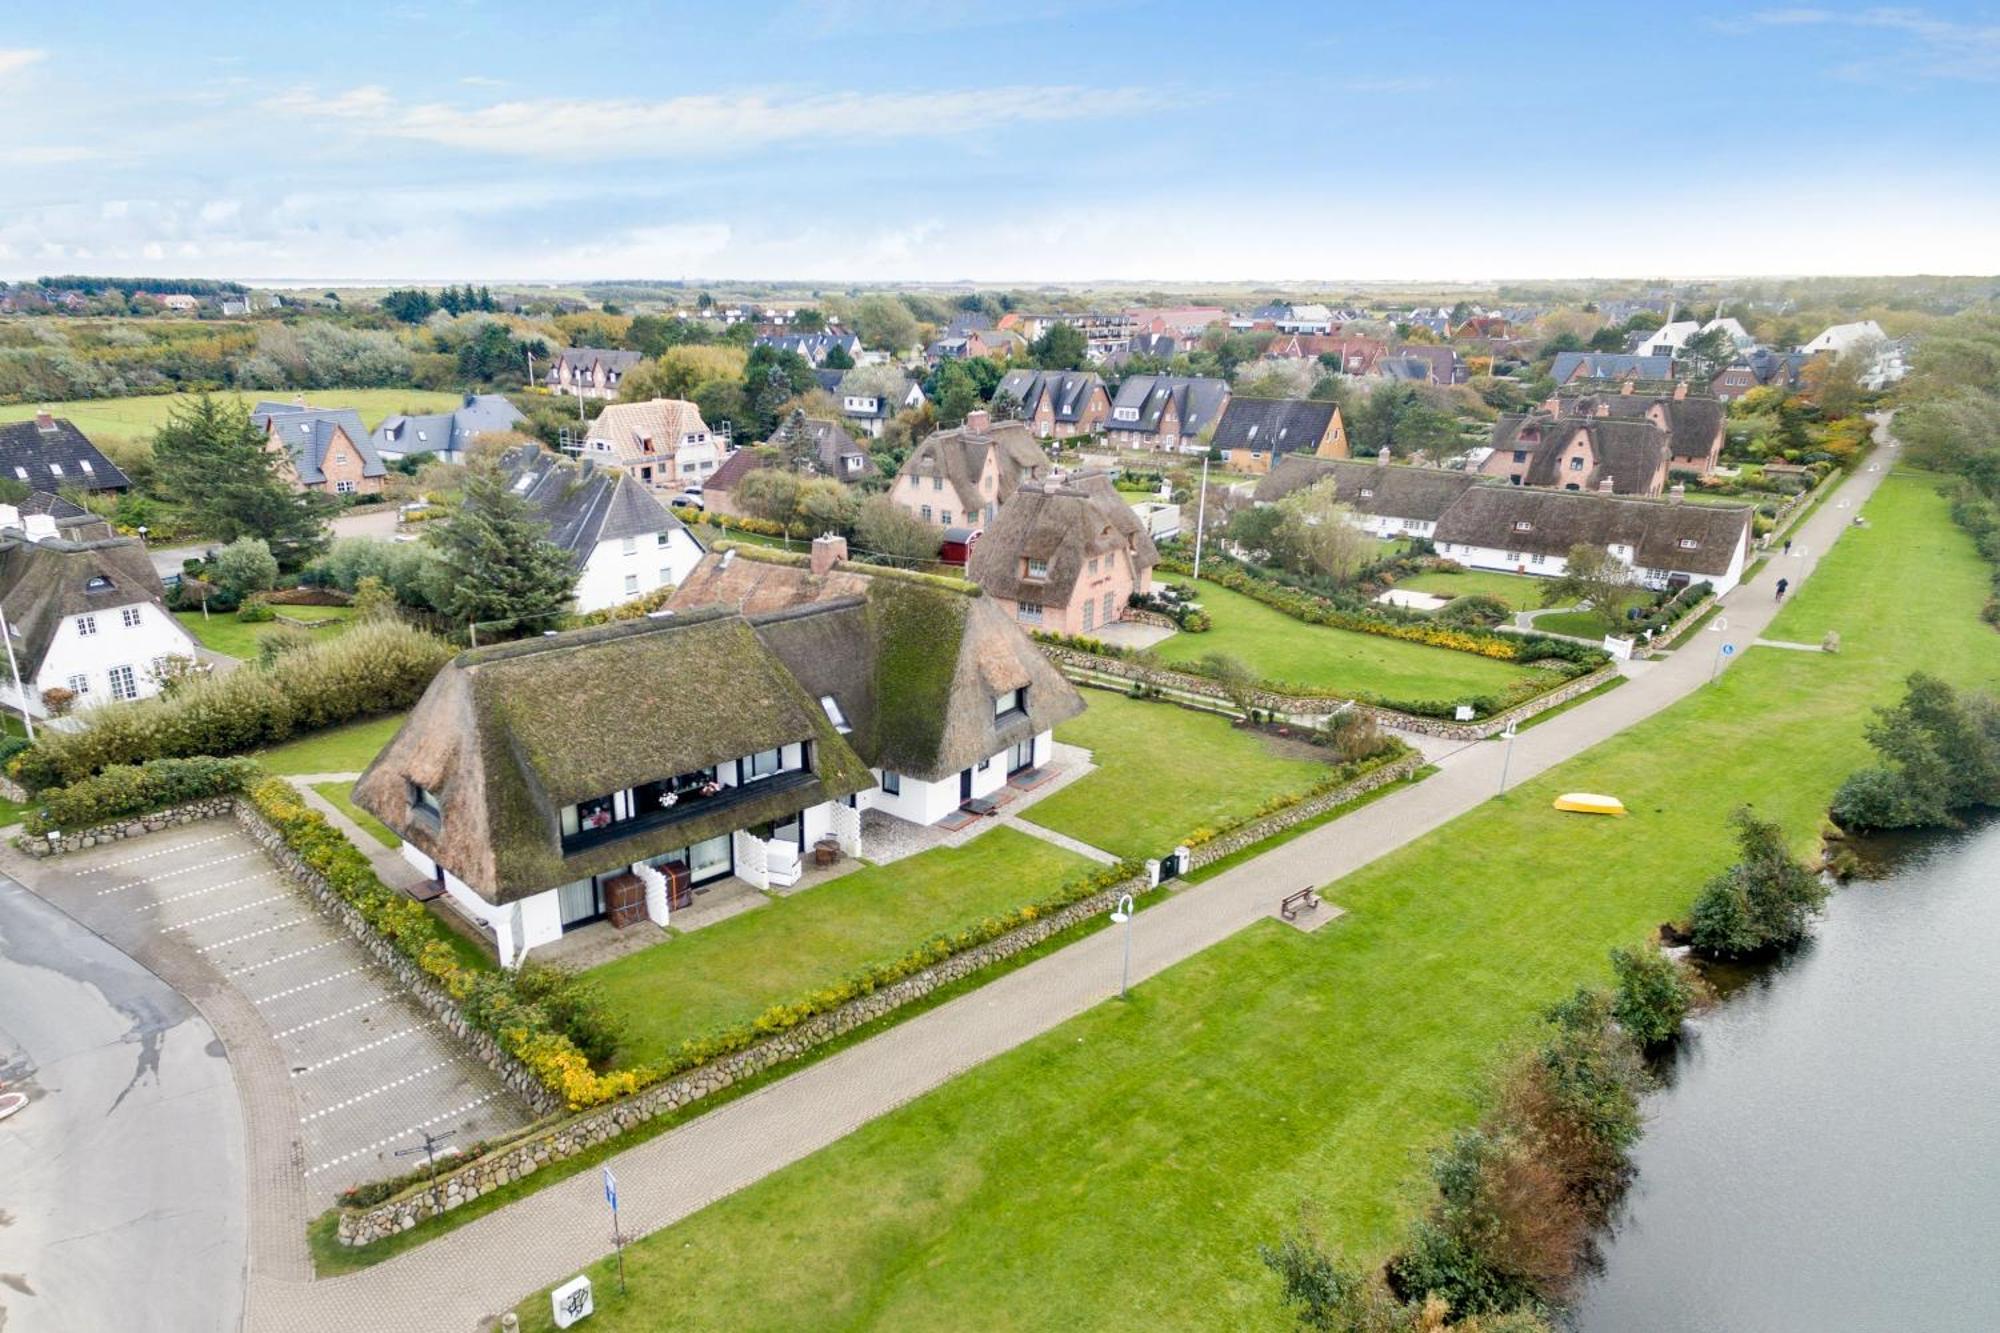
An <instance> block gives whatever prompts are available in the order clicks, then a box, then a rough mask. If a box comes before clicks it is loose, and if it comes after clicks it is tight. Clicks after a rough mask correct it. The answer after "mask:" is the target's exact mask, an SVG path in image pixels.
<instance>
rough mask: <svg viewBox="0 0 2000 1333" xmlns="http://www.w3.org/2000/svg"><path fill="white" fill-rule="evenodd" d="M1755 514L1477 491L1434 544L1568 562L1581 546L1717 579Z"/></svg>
mask: <svg viewBox="0 0 2000 1333" xmlns="http://www.w3.org/2000/svg"><path fill="white" fill-rule="evenodd" d="M1753 512H1754V511H1753V510H1752V509H1751V508H1750V507H1749V506H1748V505H1744V506H1736V505H1705V504H1676V503H1673V502H1671V501H1667V500H1641V499H1632V498H1628V497H1624V496H1609V495H1594V494H1591V493H1589V492H1580V491H1548V490H1532V489H1530V488H1528V487H1525V486H1476V487H1473V488H1472V489H1470V490H1468V491H1466V493H1465V494H1464V495H1463V496H1461V497H1460V498H1459V500H1458V502H1457V503H1455V504H1454V505H1452V507H1451V508H1450V509H1448V510H1446V511H1445V514H1444V516H1443V517H1442V518H1440V519H1439V520H1438V525H1437V532H1436V533H1435V537H1436V540H1437V543H1438V545H1439V547H1440V548H1442V547H1444V546H1446V545H1447V544H1452V545H1456V544H1460V543H1463V544H1465V545H1467V546H1483V547H1487V548H1489V549H1491V550H1500V551H1520V552H1522V553H1524V554H1533V555H1548V556H1564V555H1567V554H1569V549H1570V548H1571V547H1572V546H1576V545H1579V544H1585V543H1587V544H1589V545H1591V546H1604V547H1609V546H1625V547H1628V548H1630V549H1631V551H1632V563H1633V564H1634V565H1636V566H1638V567H1640V568H1642V569H1673V570H1681V571H1684V572H1686V573H1690V574H1702V575H1720V574H1723V573H1726V572H1727V571H1728V569H1729V566H1730V562H1731V561H1732V560H1733V559H1734V558H1735V553H1736V550H1737V548H1738V547H1739V546H1741V545H1742V544H1743V542H1744V541H1745V539H1746V538H1747V536H1748V534H1749V532H1750V524H1751V515H1752V513H1753ZM1683 542H1692V543H1693V545H1692V546H1683V545H1682V543H1683Z"/></svg>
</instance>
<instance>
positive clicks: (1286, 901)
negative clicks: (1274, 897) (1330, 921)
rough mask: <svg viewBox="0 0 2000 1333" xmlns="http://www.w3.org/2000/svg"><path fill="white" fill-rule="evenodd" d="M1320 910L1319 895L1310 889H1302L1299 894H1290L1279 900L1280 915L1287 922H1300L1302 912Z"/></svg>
mask: <svg viewBox="0 0 2000 1333" xmlns="http://www.w3.org/2000/svg"><path fill="white" fill-rule="evenodd" d="M1318 910H1319V895H1318V894H1317V893H1315V892H1313V891H1312V890H1311V889H1309V888H1307V889H1300V890H1299V891H1298V892H1297V893H1288V894H1286V895H1285V896H1284V897H1282V898H1280V899H1279V900H1278V915H1279V916H1281V917H1283V918H1285V920H1287V921H1296V920H1298V917H1299V913H1300V912H1316V911H1318Z"/></svg>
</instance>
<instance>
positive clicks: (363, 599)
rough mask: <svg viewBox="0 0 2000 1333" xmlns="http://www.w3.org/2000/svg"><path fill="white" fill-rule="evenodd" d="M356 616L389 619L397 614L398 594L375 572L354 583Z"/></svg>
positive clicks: (370, 618) (368, 618)
mask: <svg viewBox="0 0 2000 1333" xmlns="http://www.w3.org/2000/svg"><path fill="white" fill-rule="evenodd" d="M353 610H354V618H355V619H356V620H387V619H390V618H392V617H393V616H394V615H395V614H396V594H395V593H394V592H392V591H391V590H390V588H389V585H388V584H386V583H384V582H383V581H382V580H381V579H379V578H377V577H375V575H373V574H367V575H364V576H363V577H362V578H361V579H359V580H358V581H357V582H356V583H355V585H354V602H353Z"/></svg>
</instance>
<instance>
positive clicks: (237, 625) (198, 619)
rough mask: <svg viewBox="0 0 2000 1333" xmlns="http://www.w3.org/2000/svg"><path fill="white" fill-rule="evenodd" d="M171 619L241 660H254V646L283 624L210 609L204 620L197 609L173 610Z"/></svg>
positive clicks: (313, 611) (324, 610) (335, 613)
mask: <svg viewBox="0 0 2000 1333" xmlns="http://www.w3.org/2000/svg"><path fill="white" fill-rule="evenodd" d="M283 614H284V615H288V616H290V617H292V618H293V619H294V620H345V619H347V617H348V616H349V615H350V614H352V613H351V612H350V611H349V610H348V609H347V608H346V607H344V606H288V607H286V608H285V609H284V611H283ZM174 617H175V619H177V620H179V621H180V622H181V628H183V629H185V630H186V631H187V632H188V633H190V634H192V635H194V637H195V640H196V642H198V643H200V644H201V646H202V647H204V648H206V649H208V650H209V651H210V652H216V653H223V654H226V655H227V656H230V657H240V658H242V659H243V660H244V661H254V660H255V659H256V657H257V646H258V645H259V644H260V643H262V642H263V641H264V640H265V639H267V638H269V637H270V636H271V635H273V634H275V633H277V632H278V631H279V630H281V629H284V628H285V626H284V625H282V624H281V623H279V622H278V621H275V620H267V621H265V622H263V623H262V624H246V623H245V622H243V621H241V620H238V619H237V618H236V613H235V612H234V611H226V612H225V611H211V612H209V613H208V616H207V618H206V619H204V618H203V617H202V614H201V612H199V611H176V612H174ZM314 633H316V634H326V635H334V634H338V633H340V631H339V630H337V629H330V630H315V631H314Z"/></svg>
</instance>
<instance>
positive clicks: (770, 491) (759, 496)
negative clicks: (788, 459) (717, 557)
mask: <svg viewBox="0 0 2000 1333" xmlns="http://www.w3.org/2000/svg"><path fill="white" fill-rule="evenodd" d="M835 484H836V485H837V484H838V483H835ZM736 503H737V504H738V505H739V506H741V508H742V509H743V512H745V513H746V514H749V515H750V516H751V517H753V518H761V519H763V520H764V521H766V522H767V523H781V524H783V525H784V526H785V527H786V528H790V527H791V526H792V524H793V523H794V522H795V521H796V520H797V518H798V510H799V479H798V478H797V477H796V476H794V475H792V474H791V473H790V472H787V471H785V470H784V469H783V468H781V467H761V468H758V469H757V470H756V471H754V472H749V473H745V474H744V477H743V479H742V480H741V481H739V482H737V483H736Z"/></svg>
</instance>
